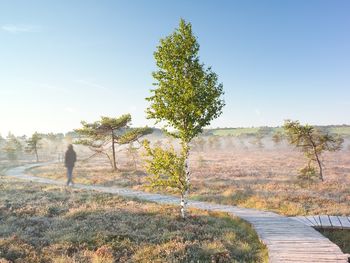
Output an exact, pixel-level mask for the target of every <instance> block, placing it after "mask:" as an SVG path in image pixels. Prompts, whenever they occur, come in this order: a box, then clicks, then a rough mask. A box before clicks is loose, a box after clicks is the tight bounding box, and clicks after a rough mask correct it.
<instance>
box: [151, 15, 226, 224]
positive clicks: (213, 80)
mask: <svg viewBox="0 0 350 263" xmlns="http://www.w3.org/2000/svg"><path fill="white" fill-rule="evenodd" d="M198 51H199V44H198V42H197V39H196V37H195V36H194V35H193V33H192V26H191V24H190V23H186V22H185V21H184V20H183V19H181V20H180V25H179V28H178V29H176V30H175V32H174V33H172V34H171V35H170V36H168V37H166V38H164V39H161V40H160V45H159V46H158V47H157V50H156V52H155V53H154V57H155V60H156V64H157V67H158V70H157V71H155V72H153V77H154V79H155V80H156V83H154V86H155V89H153V90H151V92H152V96H151V97H149V98H147V100H148V101H149V102H150V103H151V105H150V106H149V108H148V109H147V117H148V118H153V119H155V120H156V122H157V123H159V122H160V123H162V124H163V123H164V126H165V127H164V129H165V130H166V132H167V133H168V134H169V135H170V136H172V137H174V138H177V139H179V140H180V144H181V153H180V155H179V156H178V155H177V154H176V152H175V151H174V150H173V149H166V150H163V149H161V148H155V149H151V148H150V146H149V145H148V144H147V143H146V144H145V148H146V150H147V153H148V155H149V156H150V158H151V159H150V160H149V162H148V172H149V173H150V174H151V175H154V177H153V179H154V180H153V184H152V186H153V187H164V186H168V187H174V188H177V189H178V191H179V192H180V194H181V215H182V217H183V218H185V217H186V205H187V195H188V191H189V189H190V175H191V173H190V169H189V165H188V157H189V153H190V143H191V141H192V139H193V138H195V137H196V136H197V135H198V134H200V133H201V132H202V131H203V127H205V126H207V125H209V124H210V122H211V121H212V120H213V119H215V118H217V117H218V116H220V115H221V113H222V108H223V106H224V101H223V100H222V98H221V96H222V95H223V86H222V84H219V83H218V77H217V75H216V74H215V73H214V72H213V71H212V70H211V68H205V67H204V65H203V64H202V63H200V62H199V56H198ZM170 127H171V128H172V130H171V131H170V130H168V128H170ZM162 158H163V159H164V164H162V165H160V163H161V160H162ZM166 166H168V167H167V168H168V169H169V170H168V171H166V169H165V168H166ZM166 182H167V183H166Z"/></svg>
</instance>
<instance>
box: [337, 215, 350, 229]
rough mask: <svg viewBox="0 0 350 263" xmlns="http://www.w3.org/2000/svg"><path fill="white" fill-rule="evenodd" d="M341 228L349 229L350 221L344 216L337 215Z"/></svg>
mask: <svg viewBox="0 0 350 263" xmlns="http://www.w3.org/2000/svg"><path fill="white" fill-rule="evenodd" d="M338 219H339V221H340V223H341V225H342V227H343V229H350V221H349V220H348V219H347V217H346V216H339V217H338Z"/></svg>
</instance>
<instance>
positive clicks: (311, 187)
mask: <svg viewBox="0 0 350 263" xmlns="http://www.w3.org/2000/svg"><path fill="white" fill-rule="evenodd" d="M323 158H324V164H325V182H321V181H319V180H317V179H316V178H315V180H313V181H312V182H311V183H309V182H308V181H302V180H299V179H298V169H300V168H301V167H303V166H304V165H305V159H304V157H303V155H302V154H301V153H300V152H298V151H295V150H291V149H286V148H281V149H273V150H271V149H237V148H233V149H230V150H227V149H226V150H220V151H218V150H212V151H209V150H208V151H205V152H200V151H194V152H192V153H191V163H190V165H191V170H192V189H191V196H190V198H192V199H196V200H203V201H211V202H215V203H221V204H231V205H237V206H241V207H248V208H257V209H262V210H269V211H274V212H277V213H279V214H283V215H287V216H295V215H315V214H318V215H322V214H328V215H349V211H350V187H349V185H350V152H349V151H345V150H344V151H341V152H337V153H329V154H325V155H324V156H323ZM118 165H119V168H120V170H119V172H113V171H112V170H111V168H110V166H109V163H108V161H107V160H105V159H103V158H101V159H91V160H89V161H88V162H78V164H77V167H76V169H75V171H74V173H75V181H76V182H80V183H86V184H101V185H108V186H111V185H116V186H122V187H130V188H133V189H141V190H146V191H149V190H150V189H148V188H147V176H146V174H145V172H144V171H143V169H142V164H141V163H140V162H138V163H137V166H136V167H135V164H134V163H133V162H132V161H131V159H130V158H129V157H128V156H127V155H126V154H124V155H123V154H122V153H119V159H118ZM135 168H136V169H135ZM31 172H32V173H33V174H35V175H38V176H44V177H50V178H55V179H61V180H65V179H66V175H65V169H64V167H63V164H61V163H60V164H53V165H49V166H46V167H41V168H36V169H34V170H32V171H31ZM163 192H168V191H163Z"/></svg>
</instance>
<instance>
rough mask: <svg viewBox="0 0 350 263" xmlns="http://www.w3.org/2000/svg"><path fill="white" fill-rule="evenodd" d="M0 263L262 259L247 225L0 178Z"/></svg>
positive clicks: (225, 218)
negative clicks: (183, 217)
mask: <svg viewBox="0 0 350 263" xmlns="http://www.w3.org/2000/svg"><path fill="white" fill-rule="evenodd" d="M0 191H1V195H0V221H1V224H0V262H26V263H31V262H33V263H34V262H45V263H46V262H56V263H59V262H62V263H63V262H65V263H66V262H68V263H69V262H76V263H77V262H84V263H85V262H92V263H98V262H100V263H102V262H104V263H108V262H266V260H267V259H266V258H267V250H266V248H265V247H264V246H263V245H262V244H261V243H260V242H259V240H258V237H257V235H256V233H255V231H254V230H253V229H252V228H251V226H250V225H249V224H247V223H246V222H244V221H242V220H240V219H238V218H232V217H230V216H228V215H227V214H224V213H213V212H205V211H200V210H195V211H193V210H192V211H191V215H192V216H190V217H189V218H188V220H186V221H183V220H182V219H181V218H179V216H178V214H179V213H178V208H177V207H174V206H169V205H156V204H153V203H145V202H140V201H136V200H132V199H124V198H121V197H118V196H113V195H111V194H102V193H95V192H87V191H82V190H75V189H71V188H65V187H56V186H48V185H39V184H35V185H34V184H31V183H26V182H22V181H18V180H15V179H13V178H6V177H0Z"/></svg>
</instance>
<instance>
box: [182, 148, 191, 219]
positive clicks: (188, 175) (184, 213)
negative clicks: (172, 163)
mask: <svg viewBox="0 0 350 263" xmlns="http://www.w3.org/2000/svg"><path fill="white" fill-rule="evenodd" d="M185 154H186V157H185V183H186V189H185V191H183V192H182V194H181V216H182V218H183V219H185V218H186V216H187V197H188V190H189V187H190V182H191V173H190V167H189V165H188V159H189V148H188V146H187V145H186V150H185Z"/></svg>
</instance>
